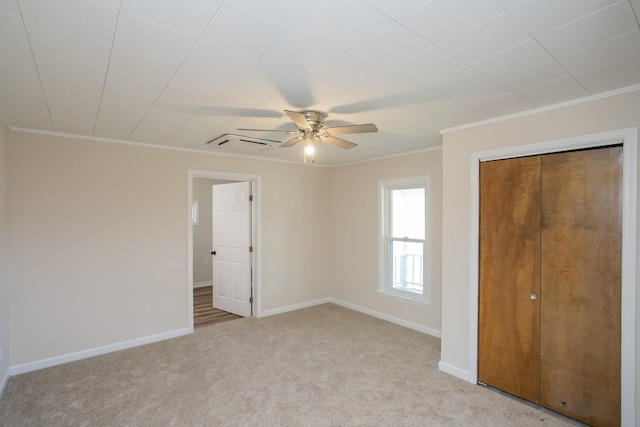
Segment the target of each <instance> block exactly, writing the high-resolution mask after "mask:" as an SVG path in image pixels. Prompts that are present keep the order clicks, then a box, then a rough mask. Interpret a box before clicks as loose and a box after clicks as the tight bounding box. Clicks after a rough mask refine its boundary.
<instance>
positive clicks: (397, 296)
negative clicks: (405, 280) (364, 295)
mask: <svg viewBox="0 0 640 427" xmlns="http://www.w3.org/2000/svg"><path fill="white" fill-rule="evenodd" d="M378 295H379V296H381V297H382V298H387V299H391V300H394V301H399V302H404V303H408V304H412V305H417V306H420V307H431V301H430V300H429V299H428V298H427V297H424V296H419V295H411V294H409V293H405V292H402V291H393V290H390V289H384V290H378Z"/></svg>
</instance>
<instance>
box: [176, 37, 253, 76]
mask: <svg viewBox="0 0 640 427" xmlns="http://www.w3.org/2000/svg"><path fill="white" fill-rule="evenodd" d="M255 61H256V60H255V58H253V57H251V56H248V55H244V54H242V53H240V52H236V51H233V50H229V49H225V48H223V47H220V46H216V45H213V44H211V43H207V42H205V41H202V40H200V41H198V43H197V44H196V45H195V47H194V48H193V50H192V51H191V52H190V53H189V56H187V58H186V59H185V61H184V64H183V65H184V66H186V67H189V68H193V69H195V70H199V71H202V72H204V73H209V74H213V75H216V76H222V77H225V78H228V79H235V78H237V77H238V76H240V75H241V74H242V73H243V72H245V71H246V70H247V69H248V68H249V67H251V65H252V64H254V63H255Z"/></svg>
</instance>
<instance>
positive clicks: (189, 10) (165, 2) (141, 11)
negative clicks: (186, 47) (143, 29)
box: [121, 0, 223, 37]
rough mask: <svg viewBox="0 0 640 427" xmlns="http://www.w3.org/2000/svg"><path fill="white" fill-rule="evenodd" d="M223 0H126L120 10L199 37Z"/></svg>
mask: <svg viewBox="0 0 640 427" xmlns="http://www.w3.org/2000/svg"><path fill="white" fill-rule="evenodd" d="M222 3H223V0H180V1H179V2H176V1H174V0H154V2H153V7H149V2H148V1H147V0H126V1H124V2H123V4H122V9H121V10H122V12H123V13H126V14H128V15H133V16H135V17H137V18H140V19H144V20H146V21H149V22H152V23H154V24H158V25H161V26H163V27H167V28H170V29H172V30H175V31H178V32H181V33H183V34H187V35H189V36H191V37H199V36H200V35H201V34H202V32H203V31H204V29H205V28H206V27H207V24H209V21H210V20H211V18H212V17H213V15H214V14H215V13H216V12H217V10H218V8H219V7H220V5H221V4H222Z"/></svg>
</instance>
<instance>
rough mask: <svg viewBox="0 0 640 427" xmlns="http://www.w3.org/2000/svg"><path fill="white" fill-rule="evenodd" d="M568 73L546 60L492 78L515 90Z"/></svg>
mask: <svg viewBox="0 0 640 427" xmlns="http://www.w3.org/2000/svg"><path fill="white" fill-rule="evenodd" d="M568 75H569V74H568V73H567V71H566V70H565V69H564V68H563V67H562V66H560V64H558V63H557V62H556V61H546V62H541V63H539V64H537V65H534V66H532V67H529V68H525V69H522V70H517V71H513V72H508V73H506V74H502V75H500V76H496V77H495V78H494V80H495V81H496V82H498V83H500V84H501V85H502V86H504V87H506V88H508V89H511V90H516V91H517V90H519V89H523V88H527V87H531V86H535V85H538V84H542V83H545V82H549V81H553V80H558V79H560V78H562V77H566V76H568Z"/></svg>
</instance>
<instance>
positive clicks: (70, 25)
mask: <svg viewBox="0 0 640 427" xmlns="http://www.w3.org/2000/svg"><path fill="white" fill-rule="evenodd" d="M20 6H21V9H22V15H23V16H24V19H25V20H30V21H35V22H38V23H41V24H45V25H49V26H51V27H54V28H56V29H58V30H62V31H66V32H69V33H74V34H77V35H81V36H84V37H88V38H90V39H94V40H97V41H99V42H102V43H111V41H112V40H113V33H114V31H115V29H116V21H117V20H118V12H117V11H116V10H114V9H112V8H109V7H105V6H102V5H100V4H97V3H93V2H90V1H87V0H65V1H49V0H21V1H20Z"/></svg>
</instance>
